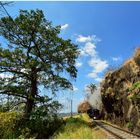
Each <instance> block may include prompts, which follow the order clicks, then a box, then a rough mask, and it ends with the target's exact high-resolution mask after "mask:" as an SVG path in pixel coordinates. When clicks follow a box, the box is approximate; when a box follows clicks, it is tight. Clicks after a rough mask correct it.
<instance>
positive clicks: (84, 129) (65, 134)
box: [53, 114, 107, 139]
mask: <svg viewBox="0 0 140 140" xmlns="http://www.w3.org/2000/svg"><path fill="white" fill-rule="evenodd" d="M101 138H107V135H106V134H105V133H104V132H103V131H102V130H100V129H99V128H98V127H97V126H96V125H95V124H94V123H91V119H90V118H89V117H88V115H87V114H82V115H76V116H74V117H72V118H70V117H69V118H65V125H63V126H62V127H61V128H60V130H59V131H58V132H57V133H55V135H54V136H53V139H101Z"/></svg>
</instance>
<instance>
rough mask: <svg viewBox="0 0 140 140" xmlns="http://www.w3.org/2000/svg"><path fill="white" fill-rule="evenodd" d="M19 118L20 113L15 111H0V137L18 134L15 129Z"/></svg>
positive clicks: (13, 136)
mask: <svg viewBox="0 0 140 140" xmlns="http://www.w3.org/2000/svg"><path fill="white" fill-rule="evenodd" d="M20 118H21V115H20V114H18V113H17V112H5V113H0V138H3V139H9V138H16V137H17V135H18V134H17V131H15V129H17V128H16V123H17V121H19V120H20Z"/></svg>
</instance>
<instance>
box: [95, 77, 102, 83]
mask: <svg viewBox="0 0 140 140" xmlns="http://www.w3.org/2000/svg"><path fill="white" fill-rule="evenodd" d="M102 80H103V78H100V77H97V78H95V81H97V82H101V81H102Z"/></svg>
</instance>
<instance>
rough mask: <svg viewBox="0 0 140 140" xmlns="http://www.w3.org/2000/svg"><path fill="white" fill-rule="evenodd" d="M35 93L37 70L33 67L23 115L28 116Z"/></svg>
mask: <svg viewBox="0 0 140 140" xmlns="http://www.w3.org/2000/svg"><path fill="white" fill-rule="evenodd" d="M36 95H37V72H36V69H35V68H32V74H31V90H30V93H29V95H28V98H27V102H26V108H25V117H26V118H27V119H29V118H30V115H31V112H32V110H33V107H34V104H35V96H36Z"/></svg>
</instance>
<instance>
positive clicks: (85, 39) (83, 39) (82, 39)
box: [76, 35, 93, 42]
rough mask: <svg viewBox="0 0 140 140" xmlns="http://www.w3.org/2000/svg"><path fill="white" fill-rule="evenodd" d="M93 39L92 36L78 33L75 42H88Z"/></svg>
mask: <svg viewBox="0 0 140 140" xmlns="http://www.w3.org/2000/svg"><path fill="white" fill-rule="evenodd" d="M90 41H93V36H82V35H78V37H77V39H76V42H90Z"/></svg>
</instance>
